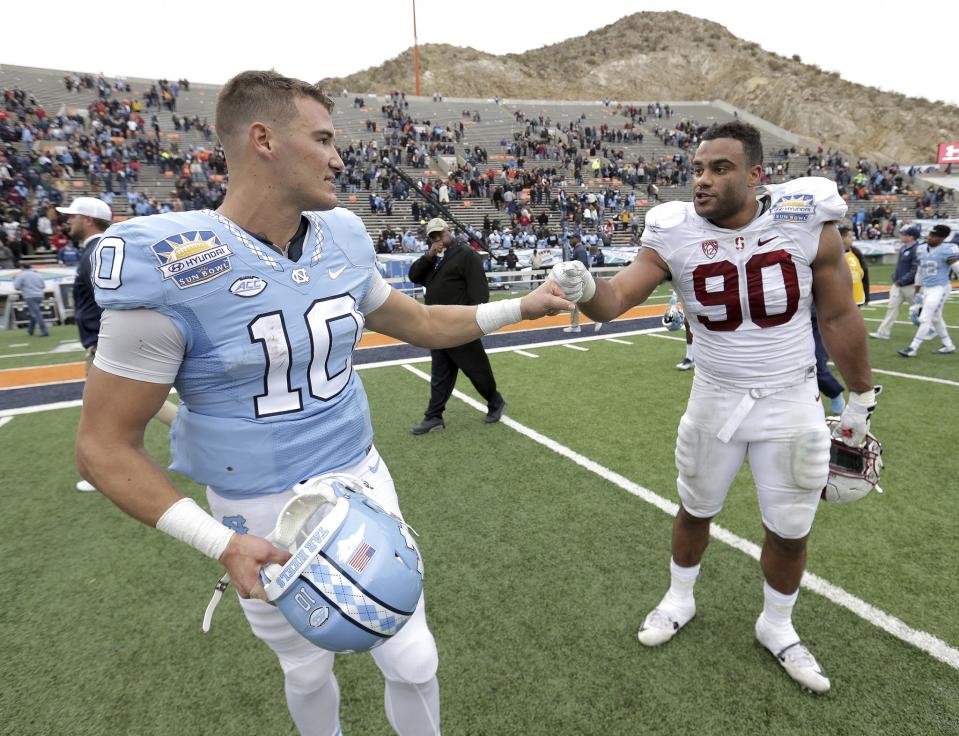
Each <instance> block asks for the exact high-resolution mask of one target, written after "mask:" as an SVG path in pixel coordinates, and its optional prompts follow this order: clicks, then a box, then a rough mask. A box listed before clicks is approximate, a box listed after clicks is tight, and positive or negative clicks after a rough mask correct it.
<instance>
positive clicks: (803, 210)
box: [772, 194, 816, 222]
mask: <svg viewBox="0 0 959 736" xmlns="http://www.w3.org/2000/svg"><path fill="white" fill-rule="evenodd" d="M815 212H816V202H815V197H813V195H811V194H787V195H786V196H785V197H782V198H781V199H779V200H778V201H777V202H776V204H774V205H773V208H772V215H773V219H774V220H788V221H791V222H806V220H808V219H809V218H810V217H811V216H812V215H813V214H815Z"/></svg>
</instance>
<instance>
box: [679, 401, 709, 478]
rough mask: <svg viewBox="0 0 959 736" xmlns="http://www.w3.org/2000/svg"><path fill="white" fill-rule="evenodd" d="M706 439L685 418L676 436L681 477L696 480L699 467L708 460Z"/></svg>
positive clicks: (680, 422) (682, 419)
mask: <svg viewBox="0 0 959 736" xmlns="http://www.w3.org/2000/svg"><path fill="white" fill-rule="evenodd" d="M706 439H707V438H706V437H704V436H703V432H702V431H701V430H700V429H699V428H697V427H696V425H695V424H693V423H692V422H691V421H689V420H688V419H686V417H685V416H683V417H682V418H681V419H680V420H679V430H678V432H677V434H676V470H678V471H679V474H680V475H681V476H686V477H687V478H695V477H696V474H697V473H698V472H699V467H700V465H702V464H703V463H704V461H705V460H706V454H707V450H706Z"/></svg>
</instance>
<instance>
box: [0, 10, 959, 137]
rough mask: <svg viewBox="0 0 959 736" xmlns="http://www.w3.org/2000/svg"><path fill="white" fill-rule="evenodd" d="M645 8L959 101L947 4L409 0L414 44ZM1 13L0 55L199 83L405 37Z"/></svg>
mask: <svg viewBox="0 0 959 736" xmlns="http://www.w3.org/2000/svg"><path fill="white" fill-rule="evenodd" d="M584 8H588V13H584V12H583V9H584ZM121 9H122V10H121ZM643 10H657V11H661V10H678V11H681V12H684V13H687V14H689V15H694V16H699V17H701V18H707V19H709V20H713V21H716V22H718V23H721V24H722V25H724V26H726V27H727V28H728V29H729V30H730V31H731V32H732V33H734V34H735V35H737V36H739V37H741V38H744V39H746V40H749V41H754V42H756V43H758V44H759V45H760V46H762V47H763V48H765V49H767V50H769V51H775V52H777V53H780V54H784V55H787V56H792V55H793V54H799V55H800V56H801V57H802V60H803V61H804V62H807V63H814V64H817V65H819V66H820V67H822V68H823V69H825V70H828V71H838V72H839V73H840V75H841V76H842V77H844V78H845V79H848V80H850V81H853V82H859V83H862V84H868V85H872V86H877V87H880V88H882V89H886V90H893V91H896V92H903V93H905V94H908V95H913V96H920V97H927V98H929V99H932V100H945V101H948V102H951V103H953V104H959V82H957V81H956V76H955V73H956V53H955V48H954V46H953V41H952V40H951V39H950V34H951V33H952V30H953V29H952V26H953V24H954V21H955V17H956V11H955V4H954V3H952V2H950V3H946V2H944V1H942V0H932V1H931V2H922V3H916V4H912V3H910V2H906V1H905V0H894V1H890V0H874V1H873V2H849V1H847V0H804V2H799V3H797V2H782V1H780V2H769V3H765V4H763V3H756V2H752V3H747V2H729V3H720V2H716V0H671V1H669V2H656V1H652V0H650V1H634V2H627V1H626V0H601V2H598V3H596V4H593V3H586V4H584V3H570V4H569V5H567V3H565V2H549V0H546V2H543V1H541V0H533V2H527V3H520V2H516V0H480V1H478V2H477V1H471V0H417V2H416V15H417V31H418V37H419V42H420V43H421V44H424V43H449V44H453V45H454V46H472V47H473V48H476V49H480V50H482V51H487V52H489V53H494V54H502V53H519V52H523V51H527V50H529V49H533V48H538V47H540V46H544V45H547V44H551V43H556V42H558V41H562V40H564V39H567V38H571V37H574V36H580V35H583V34H585V33H587V32H588V31H590V30H595V29H597V28H601V27H602V26H605V25H608V24H610V23H614V22H615V21H617V20H618V19H620V18H622V17H623V16H626V15H630V14H632V13H635V12H639V11H643ZM2 18H3V26H4V34H3V36H4V37H3V41H2V43H0V63H4V64H22V65H27V66H42V67H50V68H55V69H73V70H78V71H92V72H97V71H102V72H104V73H105V74H107V75H111V76H112V75H117V74H126V75H129V76H137V77H148V78H158V77H167V78H170V79H175V78H179V77H187V78H188V79H190V80H192V81H196V82H214V83H221V82H223V81H225V80H226V79H228V78H229V77H230V76H232V75H233V74H235V73H236V72H237V71H240V70H242V69H252V68H270V67H272V68H275V69H277V70H278V71H280V72H282V73H284V74H287V75H290V76H295V77H300V78H303V79H307V80H310V81H315V80H317V79H320V78H322V77H329V76H343V75H346V74H351V73H352V72H356V71H360V70H361V69H365V68H367V67H370V66H376V65H378V64H380V63H382V62H383V61H385V60H387V59H390V58H392V57H394V56H396V55H397V54H399V53H400V52H402V51H403V50H405V49H406V48H408V47H410V46H412V44H413V20H412V0H361V1H360V2H348V1H347V2H336V1H333V2H331V1H330V0H322V1H320V2H309V3H307V2H293V1H292V0H272V2H263V0H255V1H254V0H231V1H230V2H226V1H224V0H164V1H163V2H159V3H156V2H142V1H140V2H134V3H125V2H119V3H118V2H115V1H111V2H103V1H102V0H88V1H87V2H78V1H77V0H44V2H43V3H42V4H41V6H34V5H32V4H31V3H28V2H9V3H4V9H3V13H2ZM951 46H952V48H950V47H951ZM374 91H375V90H374ZM957 132H959V131H957Z"/></svg>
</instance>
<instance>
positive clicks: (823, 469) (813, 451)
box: [789, 425, 832, 491]
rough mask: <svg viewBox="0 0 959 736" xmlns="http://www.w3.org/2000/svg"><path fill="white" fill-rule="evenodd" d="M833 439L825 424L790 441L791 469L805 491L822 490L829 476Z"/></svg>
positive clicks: (798, 484)
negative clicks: (830, 448)
mask: <svg viewBox="0 0 959 736" xmlns="http://www.w3.org/2000/svg"><path fill="white" fill-rule="evenodd" d="M831 443H832V439H831V438H830V436H829V430H828V429H827V428H826V426H825V425H823V426H822V427H815V428H810V429H807V430H805V431H803V432H802V433H801V434H798V435H796V436H795V437H793V439H792V441H791V442H790V453H789V471H790V475H791V476H792V479H793V483H795V485H796V487H797V488H798V489H800V490H803V491H817V490H818V491H821V490H822V489H823V488H824V487H825V486H826V480H827V479H828V477H829V447H830V445H831Z"/></svg>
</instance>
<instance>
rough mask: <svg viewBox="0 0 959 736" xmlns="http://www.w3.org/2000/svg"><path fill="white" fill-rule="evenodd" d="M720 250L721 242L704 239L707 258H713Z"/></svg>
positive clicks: (704, 250) (704, 251)
mask: <svg viewBox="0 0 959 736" xmlns="http://www.w3.org/2000/svg"><path fill="white" fill-rule="evenodd" d="M718 252H719V243H718V242H717V241H715V240H704V241H703V255H704V256H706V257H707V258H712V257H713V256H714V255H716V254H717V253H718Z"/></svg>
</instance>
